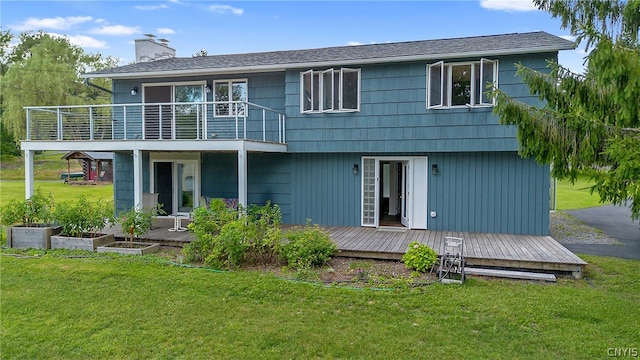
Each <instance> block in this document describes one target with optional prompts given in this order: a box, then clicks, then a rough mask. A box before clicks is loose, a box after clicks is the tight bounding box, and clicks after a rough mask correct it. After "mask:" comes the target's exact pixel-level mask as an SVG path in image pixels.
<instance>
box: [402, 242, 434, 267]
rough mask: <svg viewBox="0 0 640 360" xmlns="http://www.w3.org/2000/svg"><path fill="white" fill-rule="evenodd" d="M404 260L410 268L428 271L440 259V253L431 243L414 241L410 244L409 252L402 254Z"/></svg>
mask: <svg viewBox="0 0 640 360" xmlns="http://www.w3.org/2000/svg"><path fill="white" fill-rule="evenodd" d="M402 261H403V262H404V264H405V266H406V267H407V268H408V269H414V270H416V271H420V272H427V271H429V269H431V267H432V266H433V265H435V263H436V262H437V261H438V253H436V252H435V251H434V250H433V249H432V248H431V247H430V246H429V245H426V244H420V243H419V242H417V241H414V242H412V243H410V244H409V247H408V249H407V252H406V253H405V254H404V255H403V256H402Z"/></svg>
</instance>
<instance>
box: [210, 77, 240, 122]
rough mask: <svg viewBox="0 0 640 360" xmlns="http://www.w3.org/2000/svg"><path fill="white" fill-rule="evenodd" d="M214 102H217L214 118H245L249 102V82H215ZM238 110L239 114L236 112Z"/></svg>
mask: <svg viewBox="0 0 640 360" xmlns="http://www.w3.org/2000/svg"><path fill="white" fill-rule="evenodd" d="M213 89H214V90H213V91H214V93H213V101H215V102H216V105H215V109H216V111H215V114H214V116H236V114H237V115H238V116H244V115H245V111H246V109H245V107H246V105H245V104H244V102H246V101H247V99H248V96H247V80H246V79H244V80H215V81H214V82H213ZM236 110H237V112H236Z"/></svg>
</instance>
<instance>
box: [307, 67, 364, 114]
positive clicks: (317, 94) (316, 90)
mask: <svg viewBox="0 0 640 360" xmlns="http://www.w3.org/2000/svg"><path fill="white" fill-rule="evenodd" d="M359 110H360V69H347V68H341V69H327V70H324V71H316V70H308V71H305V72H302V73H300V112H302V113H318V112H336V111H345V112H348V111H359Z"/></svg>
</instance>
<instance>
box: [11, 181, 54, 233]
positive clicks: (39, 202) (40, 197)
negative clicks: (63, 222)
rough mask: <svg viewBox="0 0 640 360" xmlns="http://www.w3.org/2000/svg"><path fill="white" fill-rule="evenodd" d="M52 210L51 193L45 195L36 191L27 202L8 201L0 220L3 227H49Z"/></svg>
mask: <svg viewBox="0 0 640 360" xmlns="http://www.w3.org/2000/svg"><path fill="white" fill-rule="evenodd" d="M53 209H54V201H53V195H52V194H51V193H49V194H47V195H45V194H43V193H42V191H40V189H38V190H36V192H35V193H34V194H33V196H31V197H30V198H29V199H27V200H23V201H16V200H13V199H12V200H10V201H9V202H8V203H7V204H6V205H5V206H3V207H2V211H1V212H0V220H1V222H2V224H3V225H14V224H22V226H37V225H42V224H45V225H49V224H51V223H52V222H53Z"/></svg>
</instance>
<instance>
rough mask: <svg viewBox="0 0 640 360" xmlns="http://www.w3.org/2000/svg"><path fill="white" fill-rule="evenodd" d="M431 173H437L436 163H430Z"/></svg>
mask: <svg viewBox="0 0 640 360" xmlns="http://www.w3.org/2000/svg"><path fill="white" fill-rule="evenodd" d="M431 174H432V175H437V174H438V164H431Z"/></svg>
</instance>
